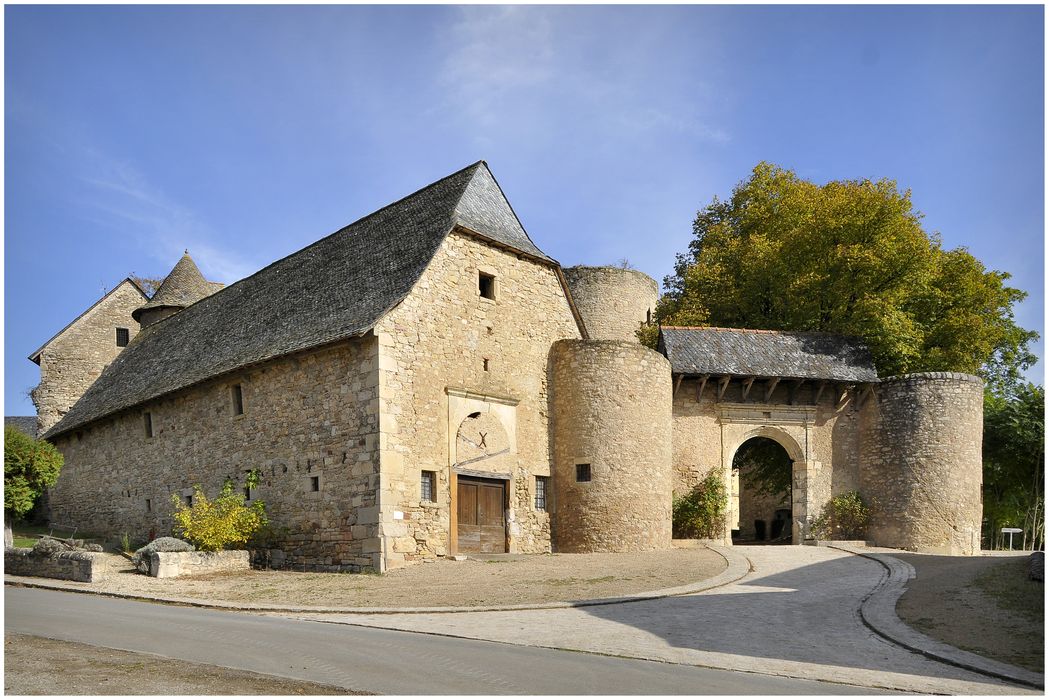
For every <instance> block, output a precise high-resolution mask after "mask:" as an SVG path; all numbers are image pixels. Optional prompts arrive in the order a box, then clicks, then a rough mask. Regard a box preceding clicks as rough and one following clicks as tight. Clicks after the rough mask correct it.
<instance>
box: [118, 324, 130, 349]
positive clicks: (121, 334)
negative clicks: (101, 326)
mask: <svg viewBox="0 0 1049 700" xmlns="http://www.w3.org/2000/svg"><path fill="white" fill-rule="evenodd" d="M130 340H131V333H129V332H128V329H127V328H118V329H117V347H118V348H126V347H127V344H128V342H129V341H130Z"/></svg>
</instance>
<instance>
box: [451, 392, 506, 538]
mask: <svg viewBox="0 0 1049 700" xmlns="http://www.w3.org/2000/svg"><path fill="white" fill-rule="evenodd" d="M445 394H446V395H447V396H448V423H447V438H448V487H449V496H450V498H449V528H448V551H449V552H450V553H452V554H457V553H459V522H458V520H459V518H458V514H459V484H458V481H459V476H460V475H462V476H464V477H478V478H486V479H498V480H502V481H505V482H506V486H505V489H506V494H508V495H509V494H513V493H514V488H515V484H514V473H513V472H514V470H513V469H508V470H507V471H503V469H504V468H507V467H509V466H510V465H512V464H513V460H514V459H515V458H516V455H517V405H518V403H520V402H519V400H518V399H516V398H513V397H510V396H498V395H494V394H487V393H481V392H476V391H470V390H468V389H464V388H459V387H446V388H445ZM473 414H480V415H481V416H485V417H490V418H492V419H495V420H496V421H497V422H498V424H499V426H500V427H501V428H502V430H503V431H505V434H504V436H503V437H504V438H505V440H506V450H505V455H504V457H507V458H509V461H505V460H503V459H497V460H482V461H474V460H470V461H469V463H468V464H463V465H460V464H459V463H458V459H457V444H456V441H457V438H458V437H459V429H460V427H461V426H462V425H463V422H464V421H465V420H467V418H470V417H471V416H472V415H473ZM493 456H495V455H493ZM513 518H514V512H513V508H512V506H510V507H509V508H508V509H507V512H506V513H505V514H504V523H506V524H507V525H508V524H509V522H510V521H511V520H513ZM507 551H509V547H507Z"/></svg>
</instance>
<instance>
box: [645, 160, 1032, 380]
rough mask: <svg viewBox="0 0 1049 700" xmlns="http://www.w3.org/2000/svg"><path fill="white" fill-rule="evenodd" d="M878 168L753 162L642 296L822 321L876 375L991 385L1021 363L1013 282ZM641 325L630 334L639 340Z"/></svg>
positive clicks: (722, 314)
mask: <svg viewBox="0 0 1049 700" xmlns="http://www.w3.org/2000/svg"><path fill="white" fill-rule="evenodd" d="M921 219H922V215H921V214H920V213H918V212H917V211H915V210H914V208H913V206H912V204H911V199H910V192H909V191H904V192H901V191H900V190H899V189H898V188H897V186H896V183H895V182H893V181H891V180H879V181H877V182H872V181H870V180H844V181H834V182H828V183H827V184H825V185H818V184H815V183H813V182H809V181H807V180H803V179H801V178H799V177H798V176H797V175H795V174H794V173H793V172H792V171H790V170H785V169H783V168H780V167H777V166H775V165H770V164H768V163H760V164H759V165H758V166H757V167H755V168H754V171H753V172H752V174H751V176H750V178H749V179H747V180H745V181H743V182H741V183H739V185H737V186H736V188H735V189H734V190H733V193H732V197H731V198H730V199H729V200H728V201H720V200H718V199H717V198H715V199H714V201H713V202H711V204H710V205H708V206H707V207H705V208H704V209H703V210H701V211H700V212H699V213H698V214H697V216H696V219H695V222H694V223H693V226H692V229H693V234H694V237H693V239H692V241H691V242H690V243H689V248H688V250H687V251H686V252H685V253H682V254H679V255H678V257H677V262H676V264H675V267H674V273H673V274H671V275H669V276H668V277H667V278H666V279H665V280H664V288H665V289H666V290H667V291H666V294H664V296H663V298H662V299H661V300H660V303H659V305H658V306H657V308H656V313H655V317H656V320H657V321H658V322H659V323H661V324H663V325H715V326H727V327H733V328H763V329H769V330H794V331H827V332H832V333H840V334H845V335H852V336H856V337H859V338H862V339H863V340H864V341H865V342H866V344H867V345H868V347H869V348H870V350H871V353H872V355H873V358H874V363H875V365H876V367H877V369H878V372H879V374H880V375H881V376H890V375H895V374H902V373H907V372H919V371H957V372H969V373H977V374H981V375H982V376H983V377H984V378H985V379H986V380H987V381H988V383H989V385H991V386H992V387H994V388H995V389H996V390H997V391H999V392H1002V391H1005V390H1007V389H1008V388H1009V387H1011V386H1015V385H1016V383H1018V381H1019V378H1020V376H1021V373H1022V371H1023V370H1024V369H1026V368H1027V367H1029V366H1031V364H1033V363H1034V362H1035V359H1036V358H1035V357H1034V356H1033V355H1032V354H1031V352H1030V351H1029V349H1028V346H1029V343H1030V342H1031V341H1032V340H1033V339H1035V338H1037V337H1038V336H1037V334H1036V333H1033V332H1031V331H1027V330H1024V329H1023V328H1021V327H1019V326H1017V325H1016V323H1015V321H1014V318H1013V306H1014V304H1016V303H1017V302H1019V301H1020V300H1022V299H1023V298H1024V297H1025V296H1026V293H1025V292H1022V291H1020V290H1018V289H1014V288H1012V287H1009V286H1007V285H1006V284H1005V282H1006V281H1007V280H1008V279H1009V275H1008V274H1007V273H1004V272H999V271H995V270H987V269H986V268H984V266H983V265H982V264H981V263H980V261H978V260H977V259H976V258H974V257H973V256H972V255H971V254H969V253H968V251H966V250H965V249H963V248H958V249H955V250H944V249H943V248H942V246H941V244H940V239H939V235H938V234H936V233H928V232H926V231H925V230H924V229H923V228H922V225H921ZM655 335H656V334H655V331H654V329H643V330H642V331H641V332H640V333H639V336H640V337H641V338H642V340H643V341H645V342H647V343H648V344H650V345H653V344H654V340H655Z"/></svg>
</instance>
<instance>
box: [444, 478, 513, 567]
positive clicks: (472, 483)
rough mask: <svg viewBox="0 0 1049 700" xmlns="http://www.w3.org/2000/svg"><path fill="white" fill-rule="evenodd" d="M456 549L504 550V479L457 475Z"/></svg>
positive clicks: (467, 551) (469, 550)
mask: <svg viewBox="0 0 1049 700" xmlns="http://www.w3.org/2000/svg"><path fill="white" fill-rule="evenodd" d="M458 482H459V485H458V487H457V488H458V493H457V495H458V506H457V508H456V511H457V515H458V520H457V525H458V542H457V544H458V549H459V551H460V552H464V553H468V554H469V553H472V554H481V553H484V554H487V553H495V552H505V551H506V482H505V481H502V480H499V479H481V478H477V477H467V476H459V477H458Z"/></svg>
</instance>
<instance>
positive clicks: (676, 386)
mask: <svg viewBox="0 0 1049 700" xmlns="http://www.w3.org/2000/svg"><path fill="white" fill-rule="evenodd" d="M684 378H685V375H684V374H679V375H677V381H676V382H674V393H673V394H671V398H674V397H675V396H677V390H678V389H680V388H681V380H682V379H684Z"/></svg>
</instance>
